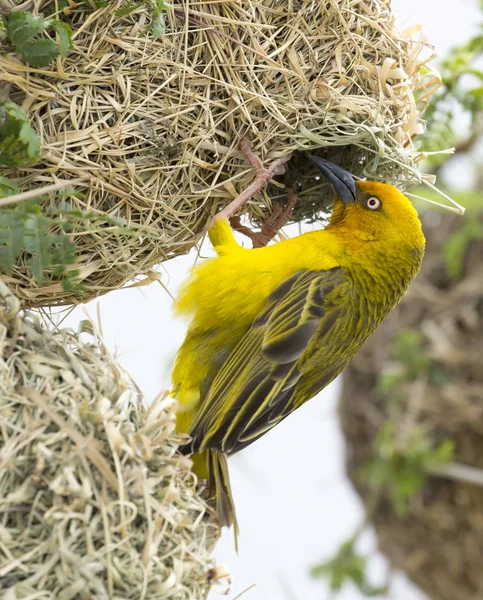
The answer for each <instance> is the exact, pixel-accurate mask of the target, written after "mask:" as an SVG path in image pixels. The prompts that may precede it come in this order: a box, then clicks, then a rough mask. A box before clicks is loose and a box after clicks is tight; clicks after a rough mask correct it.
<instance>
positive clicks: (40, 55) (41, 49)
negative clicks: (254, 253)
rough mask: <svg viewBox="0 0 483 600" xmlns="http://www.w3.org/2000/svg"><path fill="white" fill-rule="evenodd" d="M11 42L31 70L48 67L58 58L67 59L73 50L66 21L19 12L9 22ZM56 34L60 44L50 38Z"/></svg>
mask: <svg viewBox="0 0 483 600" xmlns="http://www.w3.org/2000/svg"><path fill="white" fill-rule="evenodd" d="M6 27H7V34H8V39H9V40H10V42H11V43H12V45H13V46H14V48H15V50H16V51H17V52H18V53H19V54H20V56H21V57H22V59H23V60H24V61H25V62H26V63H27V64H29V65H31V66H32V67H46V66H47V65H49V64H50V63H51V62H52V61H53V60H54V59H55V58H57V56H59V54H60V56H67V54H68V52H69V49H70V48H72V30H71V29H70V27H69V26H68V25H67V23H64V22H63V21H59V20H58V19H53V20H50V19H49V20H48V19H44V18H43V17H36V16H34V15H33V14H32V13H29V12H26V11H23V10H16V11H13V12H12V13H11V14H10V15H9V16H8V18H7V19H6ZM50 30H53V32H55V33H56V34H57V35H58V38H59V41H58V42H57V41H55V40H53V39H52V38H51V37H49V35H48V32H49V31H50Z"/></svg>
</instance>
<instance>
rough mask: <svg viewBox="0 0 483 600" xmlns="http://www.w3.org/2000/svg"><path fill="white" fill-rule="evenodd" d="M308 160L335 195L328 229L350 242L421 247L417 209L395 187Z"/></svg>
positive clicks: (325, 163)
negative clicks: (335, 231)
mask: <svg viewBox="0 0 483 600" xmlns="http://www.w3.org/2000/svg"><path fill="white" fill-rule="evenodd" d="M310 159H311V161H312V162H313V163H314V164H315V165H316V166H317V168H318V169H319V171H320V172H321V173H322V175H323V176H324V177H325V178H326V179H327V181H328V182H329V183H330V184H331V186H332V188H333V190H334V192H335V196H336V198H335V203H334V210H333V212H332V216H331V219H330V223H329V225H328V226H327V228H328V229H332V230H337V231H338V232H339V233H340V234H343V235H344V236H345V237H346V239H347V240H348V241H349V240H350V238H356V239H357V240H358V241H360V240H363V241H367V242H371V241H381V242H384V243H395V244H401V243H402V244H405V245H407V246H409V247H410V248H418V249H419V248H421V249H423V248H424V243H425V240H424V235H423V232H422V228H421V222H420V220H419V217H418V214H417V212H416V209H415V208H414V206H413V205H412V203H411V202H410V201H409V200H408V199H407V198H406V196H404V194H402V193H401V192H400V191H399V190H398V189H397V188H396V187H395V186H393V185H389V184H386V183H378V182H374V181H356V180H355V179H354V177H353V176H352V175H351V174H350V173H349V172H347V171H345V170H344V169H342V168H341V167H339V166H337V165H334V164H333V163H331V162H330V161H328V160H325V159H323V158H319V157H315V156H311V157H310Z"/></svg>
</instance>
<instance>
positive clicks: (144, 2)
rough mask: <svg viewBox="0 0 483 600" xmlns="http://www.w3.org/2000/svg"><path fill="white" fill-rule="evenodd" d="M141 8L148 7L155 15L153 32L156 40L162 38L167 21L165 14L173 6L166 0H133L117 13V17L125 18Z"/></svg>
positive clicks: (152, 23)
mask: <svg viewBox="0 0 483 600" xmlns="http://www.w3.org/2000/svg"><path fill="white" fill-rule="evenodd" d="M140 6H147V7H149V8H150V10H151V13H152V15H153V17H152V21H151V30H152V32H153V35H154V37H155V38H160V37H162V36H163V35H164V32H165V29H166V27H165V20H164V13H165V12H166V10H167V9H168V8H170V7H171V4H168V3H167V2H166V0H137V1H136V0H133V1H132V2H130V3H129V4H128V5H127V6H125V7H123V8H120V9H118V10H117V11H116V16H118V17H123V16H125V15H129V14H130V13H132V12H134V11H135V10H137V9H138V8H139V7H140Z"/></svg>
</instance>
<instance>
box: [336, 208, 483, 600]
mask: <svg viewBox="0 0 483 600" xmlns="http://www.w3.org/2000/svg"><path fill="white" fill-rule="evenodd" d="M425 232H426V236H427V240H428V249H427V256H426V259H425V261H424V263H423V269H422V272H421V275H420V276H419V277H418V278H417V280H416V281H415V282H414V283H413V284H412V286H411V288H410V290H409V292H408V294H407V295H406V296H405V298H404V299H403V301H402V302H401V304H400V306H399V307H398V308H397V309H396V310H395V311H393V313H392V314H391V315H390V316H389V317H388V318H387V319H386V321H385V322H384V323H383V324H382V325H381V326H380V327H379V328H378V330H377V332H376V333H375V334H374V335H373V336H372V337H371V339H370V340H369V342H368V343H367V344H366V345H365V346H364V347H363V348H362V349H361V351H360V352H359V353H358V355H357V356H356V357H355V358H354V360H353V361H352V362H351V364H350V366H349V367H348V369H346V371H345V375H344V378H343V389H342V395H341V399H340V416H341V421H342V427H343V431H344V435H345V439H346V445H347V470H348V474H349V477H350V478H351V479H352V481H353V483H354V485H355V487H356V490H357V492H358V493H359V495H360V496H361V498H362V500H363V501H364V503H365V504H366V506H367V507H368V510H370V509H369V507H370V506H371V503H373V501H374V490H373V489H371V488H370V487H369V486H368V485H367V480H366V478H365V477H364V476H363V473H364V465H366V464H367V463H369V462H370V461H371V460H372V457H373V455H374V446H375V441H376V439H377V437H378V432H379V431H380V429H381V427H382V426H383V425H384V424H386V423H388V422H390V423H392V426H393V427H394V433H395V440H396V443H397V446H398V447H399V448H401V449H402V450H404V448H407V447H408V444H409V443H410V440H411V437H412V436H413V434H414V432H416V431H420V432H421V431H424V432H425V435H426V439H427V441H428V443H429V444H430V445H434V447H436V446H437V445H438V444H441V443H443V442H444V440H453V443H454V457H453V459H452V462H450V463H446V464H445V465H442V466H441V465H440V466H439V467H436V466H434V467H432V468H430V469H427V471H429V473H430V474H428V475H427V476H426V477H425V478H424V479H423V481H422V485H421V486H420V487H419V486H418V489H417V490H415V493H414V494H413V495H412V496H411V497H410V499H409V502H408V506H407V514H406V515H401V514H400V513H398V511H397V510H395V505H394V503H393V501H392V499H391V494H390V493H389V491H388V490H386V491H384V492H383V493H382V495H381V497H380V499H379V502H378V503H377V508H376V509H375V510H370V521H371V522H372V524H373V525H374V527H375V531H376V534H377V539H378V544H379V548H380V550H381V551H382V552H383V553H384V554H385V555H386V557H387V558H388V559H389V561H390V563H391V565H392V566H393V567H395V568H397V569H401V570H403V571H404V572H405V573H406V575H407V576H408V577H409V578H410V579H411V580H412V581H413V582H414V583H415V584H416V585H417V586H419V588H421V590H423V592H425V594H427V595H428V597H429V598H431V600H455V598H465V599H466V600H470V599H471V600H476V599H479V598H482V597H483V578H482V575H481V557H482V555H483V370H482V357H483V287H482V281H483V235H482V232H483V212H481V213H480V214H479V215H478V214H475V213H473V214H470V215H469V216H468V217H466V218H465V219H462V218H461V217H459V216H449V215H444V216H441V215H439V214H436V213H431V214H427V215H426V219H425ZM448 270H449V272H450V273H451V275H452V276H451V277H450V276H449V274H448ZM408 331H409V332H411V337H412V339H413V342H414V341H416V344H414V343H413V347H412V348H410V347H407V348H406V352H405V359H404V360H403V358H404V357H403V356H402V355H401V356H399V358H397V357H396V355H395V354H394V352H395V349H397V347H398V342H397V340H398V339H399V340H401V339H402V338H401V335H407V332H408ZM399 346H400V344H399ZM400 351H401V349H400V350H399V352H400ZM391 352H392V361H391V360H388V356H389V355H390V354H391ZM403 354H404V353H403ZM388 377H391V378H392V381H393V384H392V385H390V386H389V387H388V385H387V383H388V382H389V379H388ZM384 381H385V382H386V385H385V386H384V385H381V383H383V382H384ZM400 464H402V463H400ZM413 474H414V472H413Z"/></svg>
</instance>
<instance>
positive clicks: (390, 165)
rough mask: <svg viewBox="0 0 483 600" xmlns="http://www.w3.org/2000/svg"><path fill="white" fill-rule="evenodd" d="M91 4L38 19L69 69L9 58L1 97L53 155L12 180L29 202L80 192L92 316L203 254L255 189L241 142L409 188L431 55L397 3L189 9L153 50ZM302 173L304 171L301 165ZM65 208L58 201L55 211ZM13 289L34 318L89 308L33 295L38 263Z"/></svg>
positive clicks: (300, 214)
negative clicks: (50, 307) (116, 296)
mask: <svg viewBox="0 0 483 600" xmlns="http://www.w3.org/2000/svg"><path fill="white" fill-rule="evenodd" d="M90 4H91V3H84V2H83V3H79V2H69V7H68V8H66V9H64V10H63V11H57V12H54V13H52V14H51V15H49V14H48V12H49V10H50V11H52V10H53V7H55V6H56V3H53V2H47V1H40V2H37V3H36V11H37V13H38V12H42V11H44V16H46V17H47V16H52V17H55V18H62V19H63V20H64V21H66V22H67V23H68V24H69V25H70V27H71V28H72V31H73V48H72V50H71V51H70V54H69V56H68V57H67V58H65V59H62V58H58V59H57V60H56V61H54V62H52V63H51V64H50V66H49V67H47V68H45V69H37V68H31V67H29V66H28V65H25V64H23V63H22V62H21V61H20V60H19V58H18V55H16V54H15V50H14V49H13V48H12V47H11V46H10V45H9V43H8V41H4V42H2V44H1V45H0V46H1V52H0V97H3V98H4V99H8V100H10V101H13V102H16V103H17V104H19V105H21V106H22V107H23V108H24V109H25V110H26V112H27V113H28V114H29V117H30V118H31V123H32V126H33V127H34V129H35V130H36V131H37V132H38V134H39V136H40V138H41V141H42V158H41V161H40V162H39V163H38V164H37V165H35V166H33V167H31V168H25V169H22V170H21V171H13V170H12V169H10V170H5V171H4V174H5V175H8V176H9V177H11V178H15V179H16V182H17V184H18V186H19V187H20V189H21V190H27V189H31V188H38V187H42V186H46V185H49V184H51V183H56V182H58V181H59V180H61V181H62V180H67V181H68V180H72V179H78V178H79V177H80V178H82V179H83V183H82V185H81V189H80V191H82V194H79V193H77V194H74V195H72V196H71V197H70V198H69V202H70V203H72V205H73V206H74V207H75V208H76V209H79V208H80V209H82V210H84V211H85V210H87V211H90V213H89V214H90V215H91V217H90V218H91V220H92V223H91V224H89V223H87V224H86V223H84V224H83V226H82V228H80V229H79V231H76V230H75V228H74V230H73V231H72V233H71V236H72V238H73V239H74V240H75V242H76V244H77V246H78V251H77V256H78V268H79V279H80V280H81V281H82V283H83V286H84V292H83V296H82V298H81V299H82V301H86V300H89V299H91V298H93V297H96V296H98V295H100V294H103V293H105V292H107V291H109V290H111V289H116V288H118V287H120V286H121V285H122V284H123V283H125V282H126V281H128V280H130V279H132V278H133V277H135V276H136V275H139V274H142V273H146V272H147V271H148V270H149V269H150V268H151V267H152V266H153V265H156V264H158V263H159V262H160V261H162V260H164V259H166V258H170V257H172V256H175V255H177V254H180V253H182V252H185V251H187V250H188V249H189V248H190V247H191V246H192V245H193V244H194V243H195V242H196V241H197V239H198V238H199V235H200V234H201V232H202V230H203V228H204V226H205V225H206V223H207V221H208V220H209V218H210V216H212V215H213V214H214V213H215V212H216V211H218V210H219V209H221V208H222V207H223V206H225V205H226V204H227V203H228V202H229V201H230V200H231V199H233V197H235V196H236V195H237V194H238V193H240V192H241V191H242V190H243V189H244V188H246V187H247V185H248V184H249V183H250V182H251V180H252V178H253V173H252V171H251V169H250V168H249V166H248V165H247V164H246V161H245V160H244V157H243V155H241V153H240V152H239V150H238V142H239V141H240V139H241V137H242V136H246V137H247V138H248V139H249V140H250V141H251V143H252V146H253V149H254V150H255V151H256V152H257V153H258V155H259V156H260V157H261V159H262V160H263V162H264V163H265V164H267V163H268V162H269V161H270V160H272V159H273V158H276V157H278V156H283V155H287V154H289V153H291V152H293V151H296V150H304V149H305V150H311V151H314V150H317V151H318V152H319V153H321V154H323V155H324V156H326V157H329V158H331V159H332V160H333V161H334V162H337V163H338V164H341V166H343V167H345V168H347V169H349V170H351V171H352V172H353V173H354V174H356V175H360V176H364V175H365V176H369V177H372V178H374V179H378V180H386V181H391V182H394V183H395V182H401V181H406V180H408V179H409V180H410V179H411V178H414V168H415V166H416V164H417V160H418V155H417V153H416V152H415V150H414V146H413V136H414V135H415V134H417V133H419V132H420V131H421V127H422V126H421V123H420V122H419V117H420V115H421V112H422V111H423V110H424V108H425V106H426V104H427V99H428V97H429V95H430V93H431V92H432V91H433V89H434V84H435V82H436V80H435V77H434V75H433V74H431V73H428V69H422V65H423V63H424V60H423V59H422V58H421V51H422V50H423V49H424V48H425V43H424V42H423V41H421V40H417V41H415V40H414V39H411V37H410V34H411V33H415V31H412V32H409V35H405V34H401V33H400V32H399V31H398V30H397V29H396V28H395V25H394V17H393V15H392V13H391V11H390V2H389V0H365V1H363V2H361V1H360V0H338V1H337V2H335V1H333V0H319V1H317V2H314V1H313V0H289V1H286V2H280V1H279V0H237V1H234V0H233V1H226V0H223V1H220V2H216V1H215V2H199V3H196V4H194V5H190V4H189V3H188V2H187V1H186V0H180V1H178V2H174V3H173V5H172V6H171V7H170V8H169V9H168V10H167V13H166V15H165V17H166V31H165V33H164V35H163V36H162V37H160V38H158V39H155V38H154V37H153V35H152V34H151V32H150V30H149V27H148V21H149V13H148V12H146V11H147V8H146V4H147V3H140V6H139V8H138V9H135V10H134V9H133V10H131V11H127V10H126V7H125V3H124V2H122V1H120V0H116V1H112V2H109V3H106V4H107V5H106V6H104V7H102V8H97V9H95V8H93V6H90ZM423 70H424V71H425V73H426V74H422V73H423ZM2 80H3V82H4V83H3V84H2V83H1V82H2ZM292 169H295V170H296V171H300V170H302V171H303V167H300V168H299V167H298V166H297V161H294V164H293V167H292ZM295 179H296V180H297V182H298V183H301V184H302V188H303V189H302V193H301V194H300V195H299V201H298V204H297V207H296V210H295V213H294V219H295V220H302V219H306V218H313V217H314V216H315V215H316V213H317V212H318V211H320V210H321V209H323V208H324V207H325V208H326V207H327V205H328V204H329V203H330V198H329V192H328V189H326V188H325V187H324V185H323V184H322V183H318V182H316V181H315V178H314V176H313V174H310V173H308V174H305V173H303V172H302V173H300V172H298V174H297V175H296V177H295ZM291 183H292V181H291ZM283 184H284V181H283V180H282V181H280V186H279V189H278V190H277V188H276V186H270V187H269V188H268V190H266V191H265V192H262V193H261V194H260V195H259V197H258V199H257V201H256V202H253V203H252V204H251V205H250V206H249V207H248V214H249V217H250V218H252V219H255V220H256V221H257V220H260V218H261V217H262V215H263V212H262V211H261V208H260V205H263V206H265V207H267V208H268V210H270V206H271V200H272V199H273V198H275V197H277V196H279V197H280V198H281V199H282V201H283V198H284V190H283ZM58 202H59V199H58V198H57V197H56V196H55V195H51V196H49V198H48V199H47V200H45V205H44V206H48V205H49V204H50V205H54V206H55V205H58ZM93 213H94V214H95V216H94V217H93V216H92V214H93ZM113 219H121V222H122V223H124V224H125V225H126V226H127V228H128V229H127V230H126V231H128V233H126V232H125V231H122V230H121V231H120V230H119V227H116V226H113V222H112V220H113ZM91 229H92V230H93V233H92V234H89V231H90V230H91ZM80 233H82V235H79V234H80ZM4 279H5V281H6V282H7V283H8V284H9V285H10V286H12V287H13V289H14V290H15V292H16V293H17V295H18V296H19V297H20V298H21V299H22V300H23V301H24V302H25V303H26V304H27V305H31V306H38V305H43V304H68V303H71V302H75V301H78V300H79V298H78V297H77V296H76V295H75V291H72V290H70V291H68V290H67V291H66V290H65V289H64V288H63V287H62V285H61V282H58V283H55V282H54V283H52V282H50V284H49V285H48V286H47V285H43V286H39V285H36V284H35V282H34V281H33V278H32V275H31V273H30V272H29V268H28V259H27V258H25V259H24V260H23V261H22V260H20V261H19V262H18V264H17V265H16V268H15V270H14V273H13V274H12V275H11V276H9V277H6V278H4Z"/></svg>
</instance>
